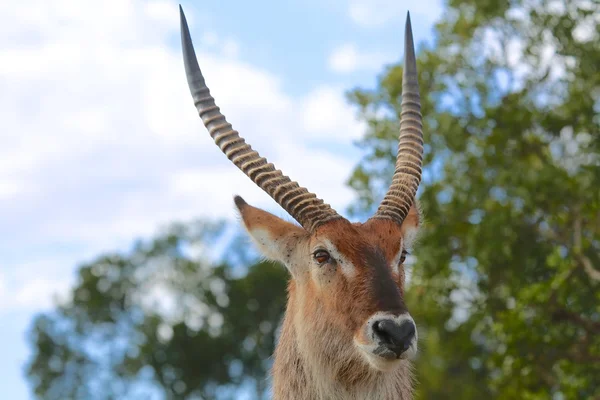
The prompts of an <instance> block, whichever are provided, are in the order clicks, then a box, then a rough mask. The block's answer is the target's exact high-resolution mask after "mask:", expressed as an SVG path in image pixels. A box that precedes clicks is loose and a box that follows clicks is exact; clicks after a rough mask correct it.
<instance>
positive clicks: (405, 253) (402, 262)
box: [398, 250, 410, 265]
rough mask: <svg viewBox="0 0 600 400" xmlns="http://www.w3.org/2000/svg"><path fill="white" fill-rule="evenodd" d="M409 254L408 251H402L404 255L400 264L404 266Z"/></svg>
mask: <svg viewBox="0 0 600 400" xmlns="http://www.w3.org/2000/svg"><path fill="white" fill-rule="evenodd" d="M409 254H410V253H409V252H408V251H406V250H402V254H401V255H400V262H399V263H398V264H399V265H401V264H404V261H406V256H408V255H409Z"/></svg>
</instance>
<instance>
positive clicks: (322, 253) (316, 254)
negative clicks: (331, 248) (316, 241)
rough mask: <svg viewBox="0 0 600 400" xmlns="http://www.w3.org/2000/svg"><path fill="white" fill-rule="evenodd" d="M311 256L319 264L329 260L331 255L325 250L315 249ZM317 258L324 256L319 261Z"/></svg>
mask: <svg viewBox="0 0 600 400" xmlns="http://www.w3.org/2000/svg"><path fill="white" fill-rule="evenodd" d="M313 258H314V259H315V261H316V262H317V263H319V264H325V263H326V262H328V261H329V260H331V255H330V254H329V253H328V252H327V251H326V250H317V251H315V252H314V253H313ZM319 258H324V259H323V260H322V261H319Z"/></svg>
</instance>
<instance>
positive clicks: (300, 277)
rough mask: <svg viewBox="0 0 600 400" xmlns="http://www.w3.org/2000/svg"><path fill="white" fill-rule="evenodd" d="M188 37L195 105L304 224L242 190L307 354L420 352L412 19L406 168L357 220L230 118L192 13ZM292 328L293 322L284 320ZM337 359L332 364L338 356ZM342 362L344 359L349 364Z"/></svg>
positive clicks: (387, 359)
mask: <svg viewBox="0 0 600 400" xmlns="http://www.w3.org/2000/svg"><path fill="white" fill-rule="evenodd" d="M180 16H181V40H182V47H183V57H184V64H185V71H186V75H187V81H188V84H189V87H190V91H191V94H192V97H193V99H194V103H195V105H196V108H197V110H198V113H199V115H200V118H201V119H202V121H203V123H204V125H205V126H206V128H207V130H208V132H209V133H210V135H211V137H212V138H213V139H214V141H215V143H216V144H217V146H219V148H220V149H221V150H222V152H223V153H225V155H226V156H227V158H229V160H231V161H232V162H233V163H234V164H235V165H236V166H237V167H238V168H239V169H240V170H242V171H243V172H244V173H245V174H246V175H247V176H248V177H249V178H250V179H251V180H252V181H253V182H254V183H256V185H257V186H259V187H260V188H261V189H263V190H264V191H265V192H266V193H268V194H269V195H270V196H271V197H272V198H273V199H274V200H275V201H276V202H277V203H278V204H279V205H280V206H281V207H282V208H283V209H285V210H286V211H287V212H288V213H289V214H290V215H291V216H292V217H293V218H294V219H295V220H296V221H297V222H298V223H299V225H300V226H298V225H296V224H293V223H290V222H287V221H284V220H282V219H280V218H278V217H276V216H275V215H273V214H270V213H268V212H266V211H263V210H261V209H258V208H255V207H253V206H251V205H249V204H247V203H246V202H245V201H244V200H243V199H242V198H241V197H239V196H236V197H235V199H234V200H235V204H236V206H237V208H238V209H239V212H240V214H241V217H242V220H243V223H244V225H245V228H246V230H247V231H248V233H249V235H250V236H251V238H252V239H253V241H254V242H255V243H256V245H257V247H258V248H259V249H260V251H261V252H262V253H263V255H264V256H266V257H267V258H269V259H272V260H276V261H279V262H281V263H282V264H284V265H285V266H286V267H287V269H288V270H289V272H290V274H291V277H292V279H291V281H290V287H289V290H290V295H289V302H288V309H287V313H286V321H289V324H290V326H293V330H294V331H295V334H294V337H295V340H296V341H297V346H298V348H299V350H300V352H301V353H302V354H303V355H304V356H306V357H309V358H310V357H312V358H313V359H314V360H315V361H319V362H324V363H325V364H327V363H328V362H330V363H331V364H332V365H333V364H336V365H337V367H334V368H337V369H338V372H339V371H340V368H342V369H343V368H346V367H344V365H348V363H354V364H357V365H363V366H365V367H366V368H370V371H390V370H393V369H394V368H395V367H396V366H397V365H398V364H399V363H401V362H402V360H403V359H407V358H411V357H412V356H414V355H415V354H416V351H417V328H416V325H415V323H414V321H413V319H412V318H411V316H410V314H409V311H408V309H407V307H406V304H405V302H404V268H403V262H404V259H405V256H406V249H407V248H408V247H409V246H410V244H411V241H412V240H413V238H414V237H415V234H416V232H417V229H418V226H419V212H418V206H417V204H416V200H415V195H416V192H417V188H418V186H419V183H420V180H421V166H422V155H423V133H422V118H421V112H420V109H421V106H420V98H419V87H418V82H417V70H416V60H415V54H414V45H413V38H412V30H411V24H410V16H408V18H407V22H406V29H405V56H404V75H403V83H402V114H401V121H400V135H399V146H398V156H397V162H396V169H395V173H394V176H393V178H392V182H391V185H390V187H389V190H388V192H387V194H386V195H385V197H384V199H383V201H382V202H381V204H380V206H379V208H378V210H377V212H376V213H375V215H374V216H373V217H371V218H370V219H369V220H367V221H366V222H365V223H351V222H349V221H348V220H347V219H345V218H343V217H342V216H340V215H339V214H338V213H337V212H336V211H335V210H333V209H332V208H331V207H330V206H329V205H328V204H326V203H324V202H323V200H321V199H319V198H317V196H316V195H315V194H313V193H311V192H309V191H308V190H307V189H305V188H304V187H301V186H299V185H298V183H296V182H294V181H292V180H291V179H290V178H289V177H287V176H285V175H283V173H282V172H281V171H280V170H277V169H276V168H275V166H274V165H273V164H271V163H268V162H267V160H266V159H265V158H264V157H261V156H260V155H259V154H258V153H257V152H256V151H254V150H253V149H252V148H251V147H250V145H249V144H247V143H246V141H245V140H244V139H243V138H242V137H241V136H240V135H239V133H238V132H237V131H235V130H234V129H233V128H232V126H231V124H230V123H229V122H227V120H226V118H225V116H224V115H223V114H222V113H221V111H220V109H219V107H217V106H216V104H215V100H214V98H213V97H212V96H211V94H210V91H209V89H208V87H207V86H206V84H205V80H204V77H203V75H202V73H201V71H200V68H199V66H198V62H197V59H196V55H195V52H194V48H193V45H192V41H191V38H190V34H189V28H188V26H187V22H186V19H185V15H184V14H183V11H182V10H180ZM284 329H285V327H284ZM328 360H329V361H328ZM340 361H341V362H342V364H340Z"/></svg>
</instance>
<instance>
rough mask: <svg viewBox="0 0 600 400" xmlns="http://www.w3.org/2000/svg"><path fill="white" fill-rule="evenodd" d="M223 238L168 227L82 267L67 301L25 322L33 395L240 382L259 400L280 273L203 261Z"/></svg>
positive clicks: (203, 390)
mask: <svg viewBox="0 0 600 400" xmlns="http://www.w3.org/2000/svg"><path fill="white" fill-rule="evenodd" d="M223 237H224V232H223V228H222V227H221V226H219V225H215V224H207V223H196V224H191V225H189V226H182V225H176V226H174V227H172V228H171V229H170V230H169V231H167V232H166V233H164V234H162V235H159V236H158V237H156V238H155V239H153V240H151V241H149V242H147V243H143V242H140V243H138V244H137V245H136V246H135V247H134V249H133V250H132V251H131V252H129V253H127V254H108V255H104V256H101V257H98V258H97V259H96V260H94V261H93V262H91V263H89V264H85V265H82V266H81V267H80V269H79V282H78V284H77V286H76V287H75V289H74V290H73V298H72V300H71V301H69V302H67V303H66V304H64V305H61V306H59V307H58V308H57V309H56V311H54V312H52V313H49V314H45V315H41V316H39V317H38V318H37V319H36V321H35V323H34V329H33V331H32V341H33V344H34V347H35V349H36V354H35V356H34V358H33V361H32V362H31V364H30V365H29V369H28V372H29V375H30V378H31V380H32V382H33V384H34V387H35V392H36V394H37V395H38V396H40V397H41V398H45V399H65V398H86V399H91V398H94V399H102V398H125V397H127V398H136V397H139V398H148V397H149V396H150V395H151V394H153V395H160V394H161V393H162V395H164V396H166V398H214V397H216V396H217V395H218V396H219V398H225V397H232V398H235V392H236V390H237V388H238V387H239V386H241V385H244V386H245V387H247V390H251V391H253V392H254V393H256V395H257V396H261V395H262V394H263V393H264V392H265V391H266V390H267V382H266V379H265V376H266V374H267V370H268V368H269V366H270V365H269V359H270V356H271V354H272V351H273V347H274V340H275V331H276V327H277V324H278V322H279V319H280V318H281V315H282V312H283V307H284V303H285V282H286V272H285V270H284V269H283V268H281V267H280V266H277V265H274V264H271V263H267V262H258V263H255V265H253V266H252V267H251V268H249V269H248V270H247V272H243V271H242V272H240V271H236V269H235V268H232V267H231V265H227V264H224V263H217V264H216V265H212V264H211V263H207V262H206V261H205V260H206V257H207V255H206V251H202V249H203V248H207V246H211V245H212V244H214V242H217V241H218V240H219V239H223ZM227 248H228V253H232V252H237V253H238V254H237V255H243V254H242V250H241V249H237V250H236V248H235V245H229V246H228V247H227ZM230 256H231V254H230ZM230 258H231V257H230ZM236 275H239V276H236Z"/></svg>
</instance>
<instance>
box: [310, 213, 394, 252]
mask: <svg viewBox="0 0 600 400" xmlns="http://www.w3.org/2000/svg"><path fill="white" fill-rule="evenodd" d="M311 242H312V245H313V246H317V245H319V244H331V245H333V246H335V249H336V250H337V251H339V252H340V253H341V254H343V255H344V256H346V257H348V258H350V259H352V260H353V261H360V260H362V261H367V260H365V258H371V259H372V258H373V257H376V258H380V257H384V258H386V259H388V260H389V259H392V258H393V257H394V256H395V255H396V254H397V253H398V251H399V250H400V246H401V244H402V233H401V230H400V228H399V227H398V225H397V224H396V223H394V222H392V221H388V220H369V221H367V222H366V223H364V224H362V223H354V224H352V223H350V222H348V221H345V220H339V221H332V223H330V224H327V225H325V226H324V227H323V229H319V230H318V231H317V232H316V233H315V234H314V235H313V237H312V240H311Z"/></svg>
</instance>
